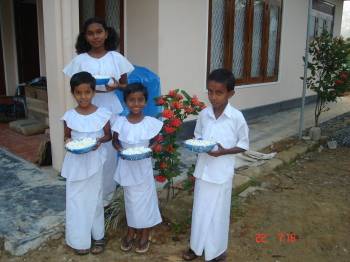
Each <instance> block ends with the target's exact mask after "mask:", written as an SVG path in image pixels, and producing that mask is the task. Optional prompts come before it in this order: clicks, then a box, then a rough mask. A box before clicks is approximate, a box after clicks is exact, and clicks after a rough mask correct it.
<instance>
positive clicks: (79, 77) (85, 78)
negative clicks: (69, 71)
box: [70, 71, 96, 94]
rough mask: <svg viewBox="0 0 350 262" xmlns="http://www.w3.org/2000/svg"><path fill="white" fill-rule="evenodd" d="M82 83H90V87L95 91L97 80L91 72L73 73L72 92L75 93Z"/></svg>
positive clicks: (71, 80)
mask: <svg viewBox="0 0 350 262" xmlns="http://www.w3.org/2000/svg"><path fill="white" fill-rule="evenodd" d="M81 84H89V85H90V88H91V89H92V90H93V91H95V88H96V80H95V78H94V77H93V76H92V75H91V74H90V73H88V72H85V71H82V72H79V73H76V74H74V75H72V78H71V79H70V91H71V92H72V94H74V90H75V88H76V87H77V86H78V85H81Z"/></svg>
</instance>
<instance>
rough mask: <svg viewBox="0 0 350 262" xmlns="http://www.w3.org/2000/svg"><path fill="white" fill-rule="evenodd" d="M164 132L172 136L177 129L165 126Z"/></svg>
mask: <svg viewBox="0 0 350 262" xmlns="http://www.w3.org/2000/svg"><path fill="white" fill-rule="evenodd" d="M164 131H165V133H167V134H171V133H174V132H175V131H176V129H175V128H174V127H171V126H169V125H165V126H164Z"/></svg>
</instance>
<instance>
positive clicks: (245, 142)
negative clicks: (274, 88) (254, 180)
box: [182, 69, 249, 261]
mask: <svg viewBox="0 0 350 262" xmlns="http://www.w3.org/2000/svg"><path fill="white" fill-rule="evenodd" d="M234 89H235V78H234V76H233V74H232V72H231V71H229V70H227V69H217V70H214V71H213V72H211V73H210V74H209V76H208V80H207V90H208V99H209V101H210V106H208V107H207V108H205V109H204V110H202V111H201V112H200V113H199V116H198V120H197V123H196V127H195V130H194V135H195V137H196V138H197V139H198V138H202V139H204V140H208V141H215V142H217V144H218V145H217V146H216V148H214V150H213V151H210V152H208V153H201V154H199V156H198V160H197V163H196V168H195V171H194V174H193V176H194V177H195V178H196V182H195V188H194V199H193V209H192V223H191V239H190V247H189V249H188V250H187V251H186V252H185V253H184V254H183V257H182V258H183V259H184V260H185V261H191V260H194V259H196V258H197V257H198V256H202V255H203V254H204V256H205V261H226V250H227V246H228V237H229V226H230V209H231V192H232V181H233V177H234V172H235V171H234V168H235V155H236V154H239V153H242V152H244V151H246V150H248V147H249V136H248V126H247V123H246V121H245V119H244V116H243V114H242V113H241V112H240V111H239V110H237V109H236V108H234V107H233V106H231V105H230V103H229V99H230V98H231V97H232V96H233V95H234V94H235V91H234Z"/></svg>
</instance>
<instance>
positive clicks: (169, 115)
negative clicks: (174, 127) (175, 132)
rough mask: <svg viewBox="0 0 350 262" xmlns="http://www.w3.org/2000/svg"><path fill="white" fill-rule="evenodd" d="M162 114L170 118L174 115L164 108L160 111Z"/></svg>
mask: <svg viewBox="0 0 350 262" xmlns="http://www.w3.org/2000/svg"><path fill="white" fill-rule="evenodd" d="M162 116H163V117H165V118H172V117H173V116H174V113H173V111H171V110H170V109H165V110H164V111H163V113H162Z"/></svg>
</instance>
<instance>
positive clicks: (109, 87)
mask: <svg viewBox="0 0 350 262" xmlns="http://www.w3.org/2000/svg"><path fill="white" fill-rule="evenodd" d="M112 80H113V83H112V84H107V85H106V90H107V92H111V91H114V90H116V89H117V88H118V86H119V82H118V81H117V80H115V78H114V77H112Z"/></svg>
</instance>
